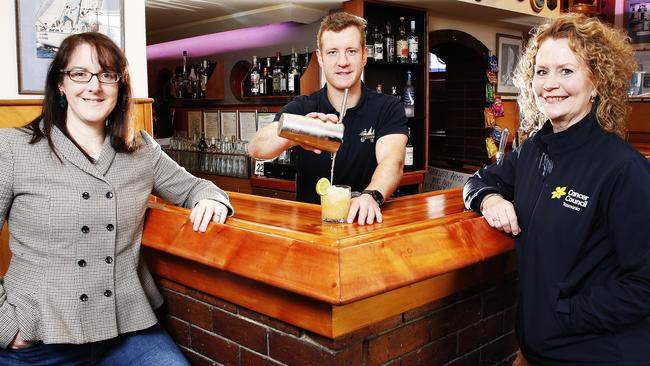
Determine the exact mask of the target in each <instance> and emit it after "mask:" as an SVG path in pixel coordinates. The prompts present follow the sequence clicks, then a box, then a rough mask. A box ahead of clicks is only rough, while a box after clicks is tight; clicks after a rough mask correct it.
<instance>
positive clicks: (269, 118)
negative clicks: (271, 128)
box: [257, 112, 276, 131]
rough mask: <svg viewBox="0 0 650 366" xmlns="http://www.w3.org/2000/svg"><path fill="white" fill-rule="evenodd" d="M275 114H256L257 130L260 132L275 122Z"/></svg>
mask: <svg viewBox="0 0 650 366" xmlns="http://www.w3.org/2000/svg"><path fill="white" fill-rule="evenodd" d="M275 115H276V114H275V113H273V112H258V113H257V130H258V131H259V130H261V129H263V128H264V127H266V126H268V125H270V124H271V123H273V121H275Z"/></svg>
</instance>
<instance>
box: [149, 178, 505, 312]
mask: <svg viewBox="0 0 650 366" xmlns="http://www.w3.org/2000/svg"><path fill="white" fill-rule="evenodd" d="M229 194H230V197H231V200H232V203H233V206H234V207H235V215H234V217H230V218H229V219H228V221H227V222H226V224H225V225H220V224H211V225H210V226H209V228H208V230H207V232H205V233H197V232H194V231H193V230H192V226H191V223H190V221H189V211H188V210H186V209H181V208H178V207H174V206H170V205H166V204H164V203H161V202H156V200H155V199H154V200H152V201H151V202H150V209H149V210H148V212H147V221H146V223H145V229H144V234H143V245H144V246H145V247H148V248H150V249H154V250H156V251H160V252H164V253H168V254H171V255H173V256H177V257H180V258H183V259H186V260H190V261H192V262H197V263H200V264H202V265H205V266H208V267H211V268H214V269H218V270H222V271H226V272H229V273H232V274H235V275H238V276H242V277H244V278H248V279H251V280H254V281H258V282H261V283H263V284H266V285H270V286H273V287H277V288H280V289H284V290H286V291H289V292H291V293H295V294H299V295H303V296H306V297H308V298H312V299H315V300H318V301H322V302H325V303H328V304H332V305H343V304H348V303H351V302H354V301H358V300H361V299H365V298H369V297H372V296H375V295H378V294H381V293H385V292H387V291H390V290H393V289H396V288H401V287H404V286H408V285H411V284H414V283H418V282H421V281H424V280H426V279H429V278H433V277H435V276H440V275H442V274H446V273H450V272H453V271H456V270H459V269H461V268H464V267H468V266H471V265H472V264H476V263H478V262H481V261H485V260H487V259H489V258H492V257H495V256H497V255H499V254H502V253H505V252H508V251H511V250H512V249H513V245H514V241H513V238H512V237H511V236H510V235H507V234H503V233H501V232H498V231H497V230H494V229H493V228H491V227H489V225H488V224H487V223H486V222H485V221H484V220H483V218H481V217H478V216H477V215H476V214H475V213H473V212H469V211H465V210H464V207H463V203H462V199H461V190H460V189H451V190H446V191H437V192H430V193H425V194H420V195H414V196H407V197H401V198H398V199H395V200H392V201H390V202H388V203H387V204H386V205H385V206H384V207H383V209H382V212H383V222H382V223H380V224H379V223H375V224H373V225H358V224H356V223H354V224H327V223H322V222H321V217H320V214H321V212H320V206H319V205H313V204H305V203H299V202H292V201H284V200H278V199H273V198H266V197H259V196H252V195H246V194H238V193H229Z"/></svg>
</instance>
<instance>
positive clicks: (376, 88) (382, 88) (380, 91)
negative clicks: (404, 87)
mask: <svg viewBox="0 0 650 366" xmlns="http://www.w3.org/2000/svg"><path fill="white" fill-rule="evenodd" d="M375 91H376V92H377V93H379V94H383V93H384V86H383V85H381V83H379V84H377V86H376V87H375Z"/></svg>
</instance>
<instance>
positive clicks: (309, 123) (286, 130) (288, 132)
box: [278, 89, 348, 152]
mask: <svg viewBox="0 0 650 366" xmlns="http://www.w3.org/2000/svg"><path fill="white" fill-rule="evenodd" d="M347 102H348V89H345V93H344V94H343V101H342V106H341V109H340V115H339V123H330V122H323V121H321V120H319V119H317V118H310V117H305V116H301V115H298V114H291V113H283V114H282V115H281V116H280V120H279V121H278V136H281V137H284V138H286V139H289V140H293V141H296V142H298V143H300V144H303V145H309V146H313V147H315V148H318V149H320V150H323V151H329V152H336V151H338V149H339V146H341V143H342V142H343V131H344V127H343V117H345V112H346V110H347Z"/></svg>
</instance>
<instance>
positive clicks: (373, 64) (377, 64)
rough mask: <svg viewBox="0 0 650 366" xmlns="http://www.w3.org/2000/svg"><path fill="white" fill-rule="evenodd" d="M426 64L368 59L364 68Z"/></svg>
mask: <svg viewBox="0 0 650 366" xmlns="http://www.w3.org/2000/svg"><path fill="white" fill-rule="evenodd" d="M424 66H426V65H425V64H423V63H421V62H420V63H417V64H412V63H401V62H377V61H369V62H368V63H367V64H366V68H368V67H370V68H374V67H386V68H409V67H424Z"/></svg>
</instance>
